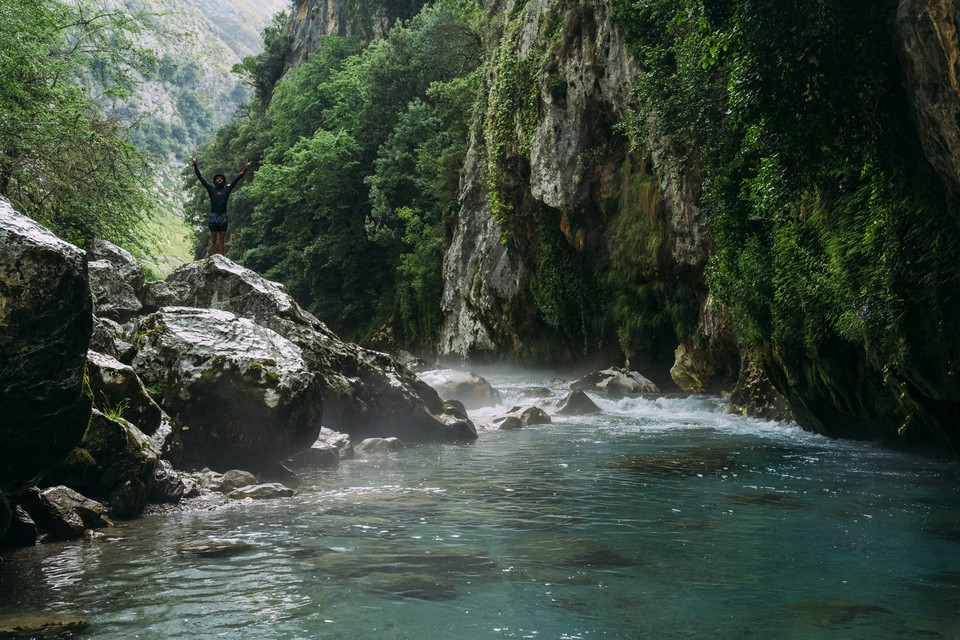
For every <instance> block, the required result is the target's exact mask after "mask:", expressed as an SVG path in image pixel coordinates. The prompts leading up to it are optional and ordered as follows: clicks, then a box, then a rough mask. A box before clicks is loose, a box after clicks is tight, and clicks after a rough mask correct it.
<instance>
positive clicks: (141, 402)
mask: <svg viewBox="0 0 960 640" xmlns="http://www.w3.org/2000/svg"><path fill="white" fill-rule="evenodd" d="M87 371H88V376H89V380H90V390H91V391H92V393H93V402H94V405H95V406H96V407H97V408H98V409H100V410H101V411H102V412H104V413H107V414H111V413H117V414H119V415H120V416H121V417H123V418H124V419H125V420H127V421H129V422H130V423H132V424H133V425H134V426H135V427H136V428H137V429H139V430H140V431H141V432H143V433H144V434H146V435H147V436H149V437H150V439H151V440H153V442H154V443H155V444H156V445H157V447H158V448H159V450H160V455H161V456H162V457H163V458H165V459H167V460H170V461H171V462H173V463H174V464H176V463H177V462H178V461H179V459H180V456H181V455H182V453H183V443H182V442H181V441H180V434H179V431H178V430H177V429H176V428H175V426H174V424H173V422H172V420H171V419H170V416H168V415H167V413H166V412H165V411H164V410H163V409H161V408H160V405H158V404H157V403H156V402H155V401H154V399H153V397H152V396H151V395H150V393H149V391H148V390H147V388H146V387H145V386H144V384H143V381H141V380H140V377H139V376H138V375H137V372H136V371H134V369H133V367H131V366H130V365H126V364H123V363H122V362H120V361H119V360H117V359H116V358H113V357H111V356H108V355H106V354H102V353H97V352H96V351H88V352H87Z"/></svg>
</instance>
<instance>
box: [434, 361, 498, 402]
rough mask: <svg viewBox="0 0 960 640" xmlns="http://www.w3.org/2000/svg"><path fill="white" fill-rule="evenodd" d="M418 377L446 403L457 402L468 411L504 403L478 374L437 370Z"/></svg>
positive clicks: (496, 392)
mask: <svg viewBox="0 0 960 640" xmlns="http://www.w3.org/2000/svg"><path fill="white" fill-rule="evenodd" d="M417 375H418V377H419V378H420V379H421V380H423V381H424V382H426V383H427V384H429V385H430V386H431V387H433V388H434V389H435V390H436V392H437V393H438V394H439V395H440V397H441V398H443V399H444V400H445V401H448V402H449V401H450V400H457V401H459V402H461V403H463V406H464V407H465V408H467V409H480V408H482V407H492V406H495V405H498V404H500V402H501V401H502V398H501V396H500V392H499V391H497V390H496V389H494V388H493V386H492V385H491V384H490V383H489V382H487V381H486V380H485V379H484V378H483V377H482V376H480V375H477V374H476V373H471V372H469V371H455V370H453V369H435V370H433V371H422V372H420V373H419V374H417Z"/></svg>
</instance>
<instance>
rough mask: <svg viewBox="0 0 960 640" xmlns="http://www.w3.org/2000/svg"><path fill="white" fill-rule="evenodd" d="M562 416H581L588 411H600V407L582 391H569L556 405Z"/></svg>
mask: <svg viewBox="0 0 960 640" xmlns="http://www.w3.org/2000/svg"><path fill="white" fill-rule="evenodd" d="M557 413H558V414H559V415H562V416H582V415H586V414H588V413H600V407H598V406H597V403H595V402H594V401H593V400H591V399H590V396H588V395H587V394H586V393H584V392H583V391H571V392H570V393H569V394H567V396H566V397H564V398H563V399H562V400H561V401H560V404H559V405H558V406H557Z"/></svg>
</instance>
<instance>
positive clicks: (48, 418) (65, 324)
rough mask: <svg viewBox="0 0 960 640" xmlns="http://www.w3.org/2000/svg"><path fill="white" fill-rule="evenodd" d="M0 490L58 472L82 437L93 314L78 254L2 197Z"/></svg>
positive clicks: (14, 488)
mask: <svg viewBox="0 0 960 640" xmlns="http://www.w3.org/2000/svg"><path fill="white" fill-rule="evenodd" d="M0 327H2V330H0V416H2V423H0V491H5V492H7V493H12V492H16V491H19V490H21V489H23V488H25V487H27V486H29V485H30V484H32V483H34V482H35V481H36V480H37V479H38V478H40V477H41V476H42V475H43V474H44V473H45V472H47V471H49V470H50V469H52V468H54V467H56V466H57V465H58V464H59V463H60V462H61V461H62V460H63V459H64V458H65V457H66V455H67V454H68V453H69V452H70V450H71V449H73V447H74V446H76V444H77V443H78V442H79V441H80V438H82V437H83V432H84V431H85V430H86V428H87V421H88V420H89V419H90V407H91V398H90V394H89V390H88V389H86V388H85V385H84V367H85V364H86V355H87V345H88V344H89V342H90V336H91V333H92V329H93V314H92V308H91V302H90V294H89V290H88V288H87V268H86V258H85V254H84V252H83V251H82V250H81V249H79V248H78V247H75V246H73V245H71V244H68V243H66V242H63V241H62V240H60V239H59V238H57V237H56V236H54V235H53V234H52V233H50V232H49V231H47V230H46V229H44V228H43V227H41V226H40V225H39V224H37V223H36V222H34V221H33V220H31V219H29V218H27V217H25V216H22V215H20V214H18V213H16V212H15V211H14V210H13V209H12V208H11V207H10V204H9V203H7V202H6V201H5V200H2V199H0Z"/></svg>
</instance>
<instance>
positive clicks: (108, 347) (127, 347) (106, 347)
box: [90, 316, 133, 362]
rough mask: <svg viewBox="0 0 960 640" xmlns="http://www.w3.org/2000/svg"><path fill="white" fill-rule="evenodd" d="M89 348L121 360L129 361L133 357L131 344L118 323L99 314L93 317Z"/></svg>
mask: <svg viewBox="0 0 960 640" xmlns="http://www.w3.org/2000/svg"><path fill="white" fill-rule="evenodd" d="M90 350H91V351H96V352H98V353H103V354H106V355H108V356H110V357H112V358H115V359H117V360H119V361H121V362H129V361H130V360H131V359H132V358H133V345H132V344H131V343H130V342H129V341H128V340H127V338H126V336H125V335H124V333H123V327H122V326H120V323H119V322H116V321H114V320H111V319H109V318H101V317H100V316H94V317H93V335H91V336H90Z"/></svg>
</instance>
